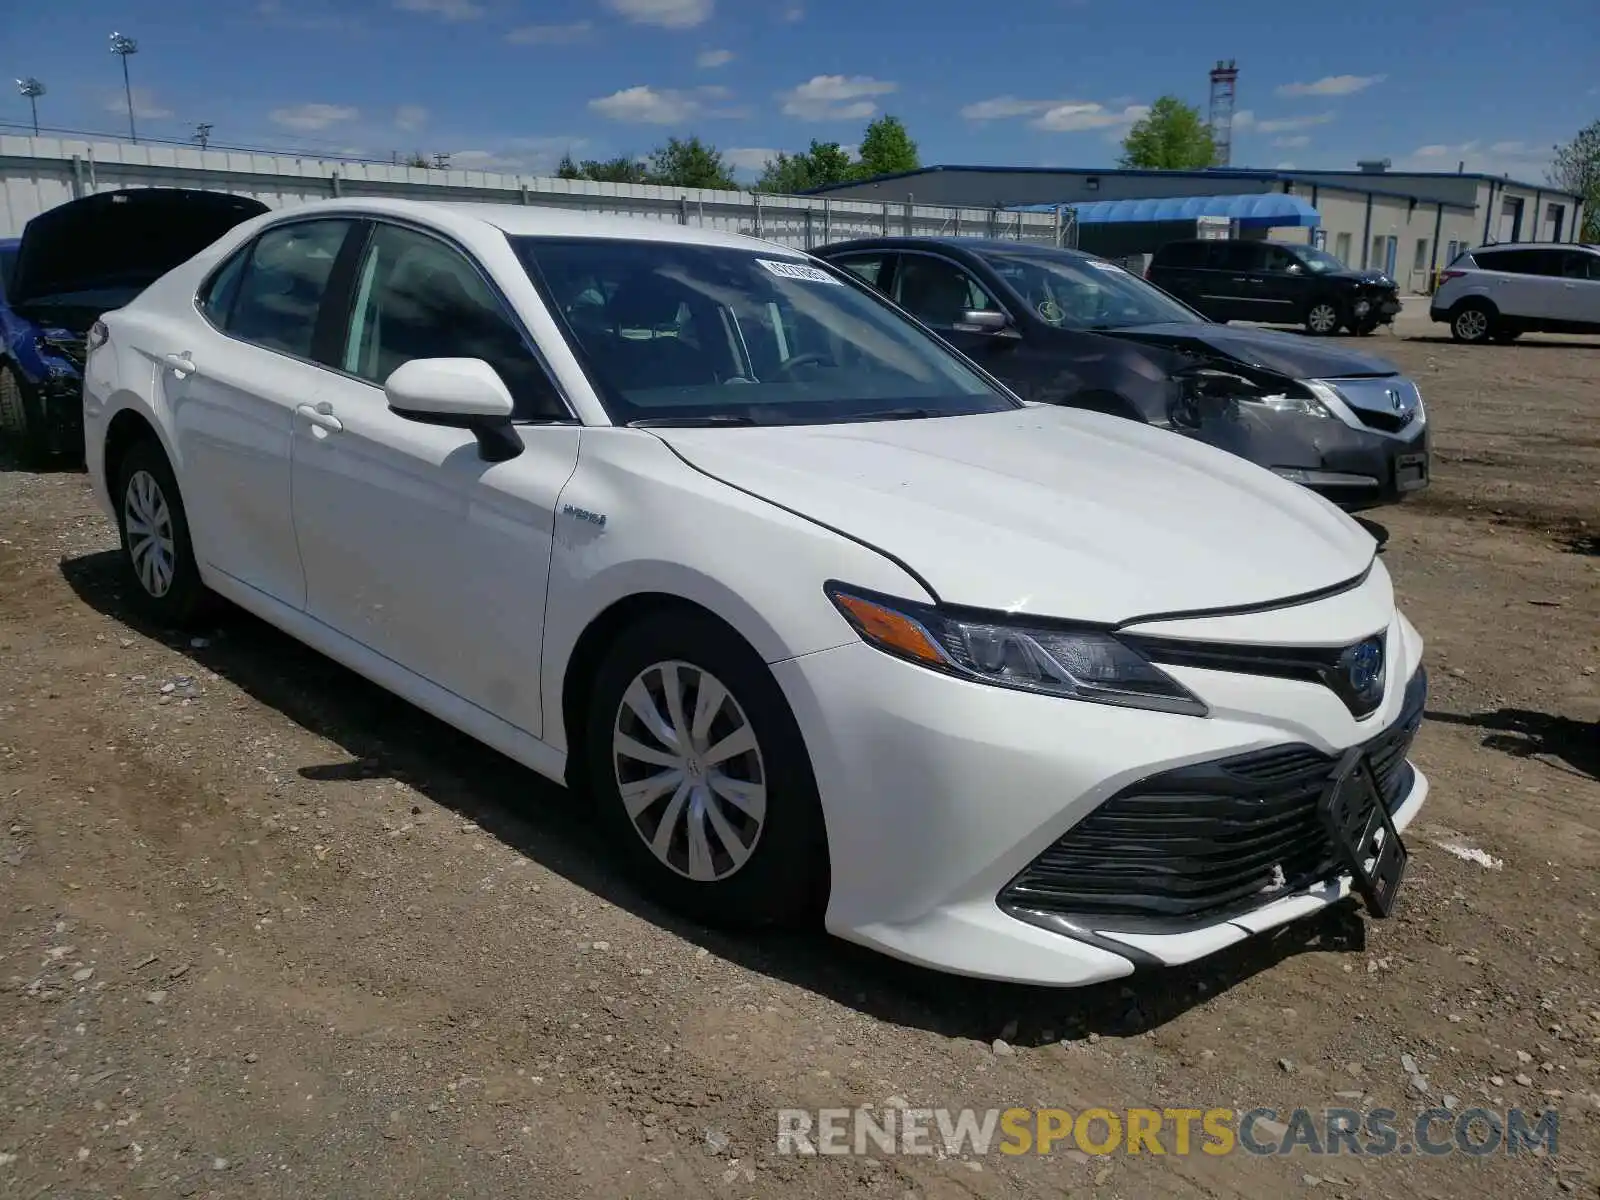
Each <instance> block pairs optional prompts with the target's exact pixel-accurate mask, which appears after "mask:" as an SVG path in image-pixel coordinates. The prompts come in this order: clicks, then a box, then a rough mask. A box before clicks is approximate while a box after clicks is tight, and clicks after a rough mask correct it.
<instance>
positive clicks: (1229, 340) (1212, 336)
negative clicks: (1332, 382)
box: [1096, 321, 1399, 379]
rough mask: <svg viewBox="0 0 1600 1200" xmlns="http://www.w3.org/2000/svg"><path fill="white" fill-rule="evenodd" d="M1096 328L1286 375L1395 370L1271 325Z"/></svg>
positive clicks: (1377, 373)
mask: <svg viewBox="0 0 1600 1200" xmlns="http://www.w3.org/2000/svg"><path fill="white" fill-rule="evenodd" d="M1096 332H1097V333H1102V334H1104V335H1106V336H1107V337H1114V338H1119V339H1121V340H1123V341H1129V342H1142V343H1144V344H1146V345H1150V346H1163V347H1166V348H1168V349H1172V350H1180V351H1187V352H1188V353H1191V354H1197V355H1200V356H1201V357H1204V358H1212V359H1215V358H1222V359H1232V360H1233V361H1234V362H1237V363H1239V364H1241V365H1243V366H1247V367H1261V368H1264V369H1266V370H1268V371H1275V372H1277V373H1278V374H1279V375H1285V376H1287V377H1288V378H1290V379H1350V378H1353V377H1356V376H1383V375H1397V374H1399V372H1398V371H1397V370H1396V369H1395V367H1394V365H1393V364H1392V363H1389V362H1387V361H1385V360H1384V359H1381V358H1378V357H1377V356H1376V355H1372V354H1365V353H1363V352H1361V351H1359V350H1350V349H1347V348H1345V347H1344V346H1338V345H1327V344H1325V343H1322V342H1317V341H1313V340H1312V339H1311V338H1308V337H1302V336H1301V335H1299V334H1295V333H1280V332H1277V331H1275V330H1271V329H1250V328H1246V327H1240V326H1234V325H1213V324H1211V323H1209V322H1205V321H1172V322H1168V323H1166V324H1161V325H1133V326H1129V327H1128V328H1126V329H1102V330H1096Z"/></svg>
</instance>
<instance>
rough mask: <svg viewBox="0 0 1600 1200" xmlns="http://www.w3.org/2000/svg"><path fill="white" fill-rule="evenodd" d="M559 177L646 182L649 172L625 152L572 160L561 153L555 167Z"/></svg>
mask: <svg viewBox="0 0 1600 1200" xmlns="http://www.w3.org/2000/svg"><path fill="white" fill-rule="evenodd" d="M556 175H557V176H558V177H559V178H561V179H593V180H595V181H596V182H598V183H648V182H650V180H649V178H648V176H649V172H648V171H647V170H645V165H644V164H643V163H642V162H640V161H639V160H638V159H636V158H633V157H632V156H630V155H627V154H619V155H618V156H617V157H616V158H608V159H604V160H600V159H594V158H586V159H584V160H583V161H582V162H581V163H577V162H573V161H572V156H571V155H570V154H567V155H563V156H562V158H561V165H560V166H558V167H557V168H556Z"/></svg>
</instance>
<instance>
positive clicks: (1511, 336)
mask: <svg viewBox="0 0 1600 1200" xmlns="http://www.w3.org/2000/svg"><path fill="white" fill-rule="evenodd" d="M1489 336H1490V337H1492V338H1494V340H1495V341H1497V342H1499V343H1500V345H1502V346H1509V345H1510V344H1511V343H1512V342H1514V341H1516V340H1517V339H1518V338H1519V337H1521V336H1522V330H1520V329H1506V328H1504V327H1503V326H1502V327H1501V328H1499V329H1496V330H1495V331H1494V332H1493V333H1492V334H1490V335H1489Z"/></svg>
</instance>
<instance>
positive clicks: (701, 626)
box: [84, 200, 1428, 985]
mask: <svg viewBox="0 0 1600 1200" xmlns="http://www.w3.org/2000/svg"><path fill="white" fill-rule="evenodd" d="M89 344H90V347H91V349H90V352H89V356H88V360H87V365H86V368H85V387H84V416H85V431H86V433H85V437H86V451H87V458H88V463H89V469H90V472H91V475H92V479H93V482H94V485H95V489H96V491H97V493H98V495H99V498H100V501H101V503H102V504H103V505H104V506H105V509H106V511H107V512H108V513H109V514H111V516H112V517H113V518H114V520H115V521H116V522H117V524H118V526H119V527H120V529H121V534H122V546H123V550H124V555H125V559H126V565H127V571H128V577H129V580H130V583H131V585H132V591H133V593H134V594H135V595H136V596H137V598H138V599H139V601H140V602H141V603H142V604H143V605H144V606H145V607H146V608H147V609H148V610H149V612H150V613H151V614H152V615H154V616H155V617H157V618H158V619H161V620H164V621H168V622H171V623H173V624H174V625H181V624H183V623H185V622H188V621H191V620H193V619H194V618H195V616H196V615H197V613H199V612H200V611H201V610H202V608H203V606H204V605H205V603H206V602H207V601H208V600H209V599H210V598H211V597H213V596H216V595H220V596H223V597H226V598H227V599H228V600H231V601H233V602H234V603H236V604H238V605H240V606H242V607H244V608H246V609H248V610H249V611H251V612H253V613H255V614H257V615H258V616H260V617H262V618H264V619H265V620H267V621H269V622H271V623H272V624H274V625H276V626H278V627H279V628H281V629H283V630H285V631H286V632H287V633H288V634H289V635H291V636H293V637H295V638H298V639H299V640H301V641H303V642H305V643H307V644H308V645H310V646H312V647H314V648H315V649H317V650H319V651H321V652H322V653H324V654H327V655H329V656H330V657H332V658H334V659H336V660H338V661H339V662H342V663H344V664H345V665H347V666H348V667H350V668H351V669H352V670H354V671H356V672H358V673H360V674H361V675H364V676H366V677H368V678H369V679H372V680H374V681H376V682H377V683H379V684H380V685H382V686H384V687H386V688H389V689H391V690H393V691H394V692H396V693H398V694H399V695H401V696H403V697H405V698H406V699H408V700H410V701H411V702H413V703H415V704H417V705H419V706H420V707H422V708H423V709H425V710H427V711H428V712H430V713H433V714H434V715H436V716H437V717H439V718H441V719H442V720H444V721H446V722H448V723H450V724H451V725H454V726H456V727H458V728H460V729H462V730H464V731H466V732H467V733H469V734H471V735H473V736H475V737H477V738H479V739H481V740H482V741H483V742H485V743H487V744H488V745H490V746H493V747H495V748H497V749H499V750H501V751H503V752H505V753H506V754H508V755H510V756H512V757H513V758H515V759H517V760H519V761H520V762H522V763H524V764H526V765H527V766H528V767H529V768H531V769H532V770H533V771H535V772H538V773H539V774H541V775H545V776H548V777H549V778H551V779H554V780H559V781H564V782H566V783H569V784H571V785H572V786H573V787H574V788H575V789H577V790H578V791H579V792H580V794H581V795H583V796H584V797H585V798H586V801H587V802H588V803H590V804H592V805H593V806H594V808H595V811H596V816H597V818H598V819H601V820H603V821H604V822H605V823H606V824H607V825H608V826H609V828H610V830H611V833H612V840H613V845H614V849H615V853H616V854H617V856H618V859H619V860H620V861H622V862H625V863H626V864H628V865H629V866H630V867H631V868H632V869H634V870H635V871H636V872H637V874H638V878H639V880H640V881H641V883H642V884H643V886H644V887H645V888H646V889H647V890H648V891H649V892H650V893H652V894H653V895H654V896H656V897H658V898H659V899H660V900H661V901H663V902H665V903H667V904H670V905H672V906H675V907H678V908H681V909H685V910H687V911H688V912H690V913H692V914H695V915H697V916H698V917H700V918H702V919H704V920H707V921H716V922H730V923H745V924H751V923H756V924H759V923H764V922H778V921H792V920H804V919H806V918H807V917H812V918H815V917H819V916H820V917H821V918H822V920H823V921H824V922H825V924H826V927H827V928H828V929H829V930H831V931H832V932H834V933H835V934H838V935H839V936H841V937H844V938H848V939H851V940H853V941H857V942H861V943H864V944H867V945H870V946H874V947H876V948H878V949H880V950H883V951H885V952H887V953H889V954H892V955H896V956H898V957H901V958H904V959H908V960H911V961H913V962H918V963H923V964H927V965H930V966H933V967H937V968H940V969H943V970H948V971H955V972H961V973H965V974H970V975H977V976H987V977H994V978H1004V979H1013V980H1022V981H1030V982H1036V983H1043V984H1060V985H1070V984H1085V983H1091V982H1094V981H1097V980H1105V979H1111V978H1115V977H1118V976H1122V975H1127V974H1129V973H1130V972H1132V971H1133V970H1134V969H1135V968H1140V967H1148V966H1156V965H1161V964H1168V965H1170V964H1177V963H1183V962H1187V961H1190V960H1192V959H1195V958H1198V957H1200V956H1202V955H1205V954H1208V953H1211V952H1213V951H1215V950H1218V949H1220V948H1221V947H1224V946H1227V945H1228V944H1230V943H1233V942H1236V941H1239V940H1240V939H1242V938H1246V937H1248V936H1250V935H1251V934H1253V933H1256V932H1259V931H1262V930H1265V929H1267V928H1269V927H1272V926H1276V925H1280V924H1282V923H1284V922H1286V921H1289V920H1292V919H1294V918H1296V917H1300V916H1303V915H1305V914H1307V913H1310V912H1312V911H1314V910H1316V909H1318V908H1321V907H1323V906H1325V905H1328V904H1331V903H1334V902H1336V901H1338V900H1341V899H1343V898H1345V897H1348V896H1351V895H1356V896H1359V897H1360V898H1361V899H1362V900H1363V901H1364V902H1365V904H1366V906H1367V908H1368V909H1369V910H1370V911H1372V912H1373V913H1374V914H1375V915H1378V916H1382V915H1387V914H1388V913H1389V912H1390V910H1391V907H1392V905H1393V903H1394V898H1395V891H1396V888H1397V887H1398V886H1399V884H1400V881H1401V878H1402V875H1403V870H1404V866H1405V848H1404V845H1403V843H1402V841H1401V837H1400V834H1401V832H1402V831H1403V830H1404V829H1405V827H1406V825H1407V824H1408V823H1409V822H1410V821H1411V820H1412V818H1413V817H1414V816H1415V815H1416V813H1417V811H1418V809H1419V808H1420V807H1421V805H1422V803H1423V800H1424V797H1425V796H1426V794H1427V786H1428V785H1427V782H1426V780H1425V779H1424V778H1423V776H1422V775H1421V774H1420V773H1419V772H1418V771H1417V770H1415V769H1414V768H1413V767H1412V766H1411V764H1410V763H1409V762H1408V761H1407V752H1408V749H1409V746H1410V744H1411V741H1412V738H1413V735H1414V734H1415V732H1416V729H1417V726H1418V723H1419V721H1420V719H1421V714H1422V709H1423V698H1424V692H1425V688H1426V683H1425V675H1424V672H1423V669H1422V666H1421V661H1420V660H1421V653H1422V642H1421V639H1420V638H1419V636H1418V634H1417V632H1416V630H1415V629H1414V628H1413V627H1412V626H1411V624H1410V623H1409V622H1408V621H1407V620H1406V619H1405V618H1404V617H1403V616H1402V615H1401V614H1400V613H1399V612H1398V611H1397V610H1396V608H1395V601H1394V595H1393V592H1392V589H1391V586H1390V581H1389V576H1388V574H1387V572H1386V571H1385V569H1384V566H1383V564H1382V562H1381V561H1379V560H1378V559H1377V558H1376V557H1375V551H1376V547H1375V544H1374V542H1373V539H1372V538H1371V537H1370V536H1369V535H1368V534H1367V533H1365V532H1364V531H1363V530H1362V529H1361V528H1360V527H1359V526H1358V525H1357V524H1355V523H1354V522H1353V521H1351V520H1350V519H1349V518H1347V517H1345V516H1344V515H1342V514H1341V513H1339V512H1338V511H1337V510H1336V509H1334V508H1333V507H1332V506H1331V505H1329V504H1328V503H1327V502H1326V501H1323V500H1321V499H1319V498H1317V497H1316V496H1314V495H1312V494H1311V493H1309V492H1307V491H1305V490H1304V489H1302V488H1298V487H1296V486H1294V485H1292V484H1289V483H1285V482H1282V481H1281V480H1279V479H1277V478H1275V477H1274V476H1273V475H1272V474H1271V473H1269V472H1268V471H1266V470H1263V469H1262V468H1260V467H1258V466H1254V465H1252V464H1250V463H1248V462H1246V461H1244V460H1243V459H1240V458H1237V457H1235V456H1233V455H1229V454H1226V453H1224V452H1222V451H1220V450H1215V449H1212V448H1211V447H1208V446H1205V445H1201V444H1199V443H1197V442H1195V441H1192V440H1190V439H1187V438H1180V437H1177V436H1174V435H1172V434H1171V433H1168V432H1163V431H1161V430H1157V429H1153V428H1149V427H1147V426H1144V425H1140V424H1136V423H1134V422H1132V421H1125V420H1120V419H1118V418H1115V417H1110V416H1103V415H1098V414H1094V413H1088V412H1081V411H1073V410H1071V409H1065V408H1058V407H1033V406H1025V405H1024V404H1022V403H1021V402H1019V401H1018V400H1017V399H1016V398H1015V397H1014V396H1012V395H1011V394H1010V393H1008V392H1007V391H1006V390H1005V389H1004V388H1003V387H1002V386H1001V385H999V384H998V383H996V382H995V381H994V380H993V379H992V378H990V377H988V376H987V375H985V374H983V373H982V372H981V371H980V370H979V369H978V368H977V367H975V366H974V365H973V364H971V363H970V362H968V361H966V360H965V359H963V358H961V357H960V356H959V355H958V354H956V353H955V352H954V351H952V350H951V349H950V348H949V347H948V346H947V345H946V344H945V343H944V342H942V341H940V340H939V339H938V338H936V337H935V336H934V335H933V334H932V333H930V332H929V331H928V330H927V329H925V328H924V327H923V326H921V325H919V324H917V323H916V322H915V321H913V320H912V319H911V318H909V317H908V316H906V315H905V314H904V313H902V312H901V311H899V310H898V309H896V308H895V307H894V306H893V305H892V304H890V303H889V302H888V301H886V300H885V299H883V298H882V297H880V296H879V295H877V294H876V293H875V292H873V291H872V290H871V289H870V288H868V287H866V286H865V285H863V284H861V283H860V282H859V281H857V280H854V279H853V278H851V277H850V276H848V275H845V274H843V273H841V272H839V271H837V270H836V269H834V268H832V267H829V266H826V265H824V264H821V263H818V262H816V261H815V260H812V259H809V258H808V257H806V256H805V255H803V254H801V253H800V252H798V251H794V250H790V249H787V248H784V247H781V246H776V245H772V244H770V243H766V242H761V241H756V240H753V239H750V238H746V237H740V236H735V235H732V234H723V233H719V232H715V231H712V230H706V229H693V228H688V227H684V226H680V225H678V224H675V223H669V222H665V221H642V220H629V219H623V218H612V217H601V216H595V215H587V214H577V213H568V212H561V211H552V210H541V209H538V208H529V207H515V206H506V207H494V206H480V205H473V206H467V205H453V204H424V203H416V202H405V201H386V200H349V201H327V202H322V203H317V204H311V205H307V206H305V207H302V208H297V209H293V210H288V211H282V212H277V213H272V214H267V215H264V216H262V217H258V218H256V219H254V220H252V221H251V222H249V223H247V224H245V225H242V226H239V227H238V228H237V229H235V230H233V231H232V232H231V233H229V234H227V235H226V236H225V237H224V238H223V239H222V240H221V241H219V242H217V243H215V244H214V245H213V246H211V247H210V248H209V249H208V250H206V251H205V252H204V253H202V254H201V255H199V256H198V257H197V258H195V259H193V260H191V261H190V262H188V263H187V264H185V265H184V266H182V267H179V268H178V269H176V270H174V271H172V272H171V273H170V274H168V275H166V276H165V277H163V278H162V279H161V280H159V281H158V282H157V283H155V284H154V285H152V286H151V287H150V288H149V289H148V290H147V291H145V292H144V293H143V294H142V295H141V296H139V298H138V299H136V300H135V301H133V302H132V303H131V304H129V305H127V306H126V307H125V308H121V309H118V310H116V311H115V312H111V313H108V314H106V315H105V316H104V317H103V318H102V320H101V322H100V323H99V324H97V325H96V326H95V328H94V330H93V331H92V333H91V335H90V339H89Z"/></svg>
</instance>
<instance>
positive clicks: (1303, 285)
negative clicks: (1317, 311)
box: [1248, 245, 1311, 325]
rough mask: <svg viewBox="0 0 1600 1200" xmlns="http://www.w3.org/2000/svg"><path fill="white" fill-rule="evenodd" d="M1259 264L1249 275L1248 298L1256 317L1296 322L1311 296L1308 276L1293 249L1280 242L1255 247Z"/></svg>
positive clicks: (1302, 313) (1265, 319)
mask: <svg viewBox="0 0 1600 1200" xmlns="http://www.w3.org/2000/svg"><path fill="white" fill-rule="evenodd" d="M1256 250H1257V252H1258V254H1259V255H1260V266H1259V269H1257V270H1256V271H1252V272H1251V273H1250V275H1249V279H1250V283H1249V285H1248V286H1249V288H1250V297H1251V302H1252V303H1254V304H1256V305H1258V306H1259V307H1258V308H1257V310H1256V311H1257V312H1258V313H1259V314H1260V315H1259V316H1257V317H1256V318H1255V319H1256V320H1258V321H1272V322H1275V323H1277V324H1282V325H1298V324H1299V323H1300V321H1301V319H1302V317H1303V315H1304V313H1305V311H1306V308H1307V306H1308V304H1309V301H1310V299H1311V276H1310V273H1309V272H1308V271H1307V270H1306V268H1305V264H1304V263H1302V262H1301V261H1300V259H1299V258H1297V257H1296V256H1295V254H1294V252H1293V251H1291V250H1286V249H1284V248H1283V247H1282V246H1270V245H1268V246H1259V247H1256Z"/></svg>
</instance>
